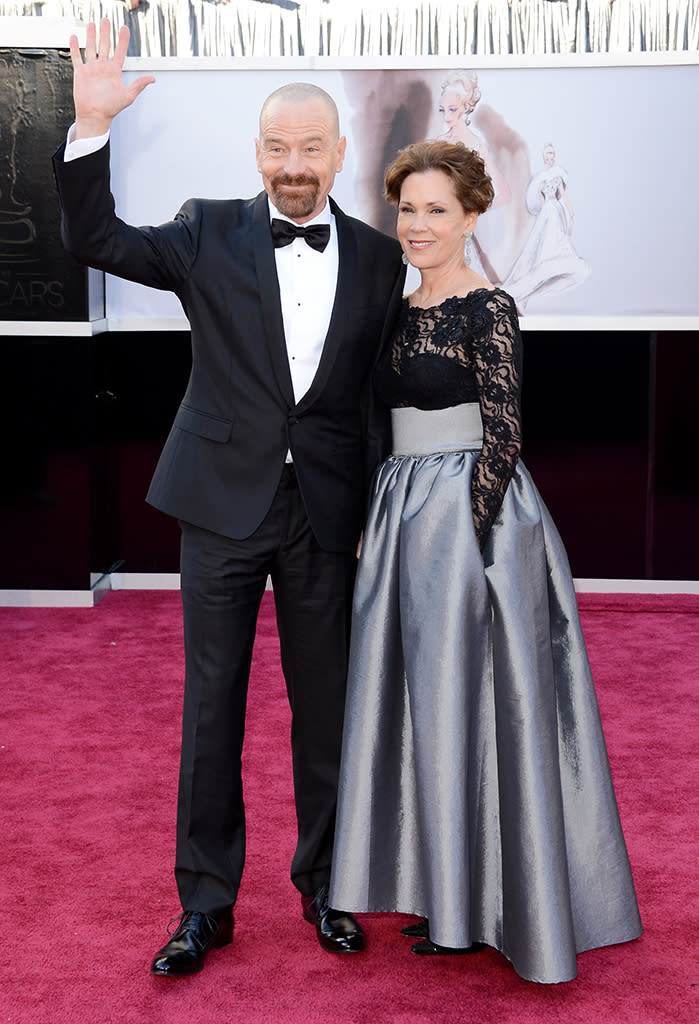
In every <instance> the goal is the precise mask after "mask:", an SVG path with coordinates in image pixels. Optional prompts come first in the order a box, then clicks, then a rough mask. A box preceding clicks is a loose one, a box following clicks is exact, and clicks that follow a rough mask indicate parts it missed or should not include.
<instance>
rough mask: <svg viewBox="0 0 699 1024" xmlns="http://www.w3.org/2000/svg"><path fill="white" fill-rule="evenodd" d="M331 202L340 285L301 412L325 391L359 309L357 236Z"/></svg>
mask: <svg viewBox="0 0 699 1024" xmlns="http://www.w3.org/2000/svg"><path fill="white" fill-rule="evenodd" d="M330 205H331V209H332V212H333V213H334V215H335V226H336V228H337V246H338V257H339V259H338V267H337V288H336V289H335V302H334V304H333V310H332V314H331V316H330V324H329V325H328V333H327V335H326V337H325V343H324V345H323V352H322V354H321V357H320V362H319V364H318V369H317V370H316V375H315V377H314V378H313V382H312V383H311V386H310V388H309V389H308V391H307V392H306V394H305V395H304V396H303V398H302V399H301V401H300V402H299V404H298V409H299V411H301V412H302V411H303V410H304V409H305V408H307V407H308V406H310V405H311V404H312V403H313V402H314V401H315V399H316V398H317V397H318V395H319V394H320V393H321V391H322V390H323V388H324V387H325V384H326V382H327V380H328V377H329V376H330V371H331V370H332V368H333V364H334V362H335V359H336V357H337V353H338V351H339V349H340V345H341V344H342V339H343V336H344V333H345V330H346V329H347V328H348V327H349V328H350V329H352V328H353V327H354V324H353V322H352V311H353V309H355V308H356V301H357V287H358V275H359V261H358V256H357V239H356V237H355V234H354V231H353V230H352V228H351V226H350V224H349V221H348V219H347V218H346V217H345V215H344V214H343V212H342V210H340V208H339V207H338V206H337V204H336V203H335V202H334V201H333V200H332V199H331V200H330Z"/></svg>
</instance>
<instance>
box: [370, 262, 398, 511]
mask: <svg viewBox="0 0 699 1024" xmlns="http://www.w3.org/2000/svg"><path fill="white" fill-rule="evenodd" d="M396 249H397V251H398V253H399V252H400V250H398V247H397V246H396ZM396 266H397V271H396V277H395V280H394V282H393V289H392V291H391V297H390V299H389V302H388V305H387V307H386V318H385V320H384V325H383V330H382V333H381V341H380V344H379V347H378V349H377V352H376V359H375V360H374V364H373V366H372V372H371V373H370V374H369V377H368V380H367V384H366V389H365V392H364V396H363V411H364V476H365V483H366V487H367V494H368V495H369V497H370V498H371V494H372V491H373V482H374V478H375V476H376V471H377V470H378V468H379V466H380V465H381V463H382V462H383V461H384V459H385V458H387V456H388V455H390V452H391V414H390V412H389V410H388V409H387V408H386V407H385V406H384V404H383V402H381V401H380V400H379V398H378V397H377V395H376V392H375V391H374V387H373V369H374V367H375V366H376V362H377V361H378V358H379V355H380V354H381V352H382V351H383V349H384V346H386V345H389V344H390V343H391V338H392V336H393V330H394V327H395V323H396V320H397V319H398V313H399V310H400V304H401V299H402V298H403V286H404V284H405V267H404V266H403V265H402V263H401V261H400V256H399V255H396Z"/></svg>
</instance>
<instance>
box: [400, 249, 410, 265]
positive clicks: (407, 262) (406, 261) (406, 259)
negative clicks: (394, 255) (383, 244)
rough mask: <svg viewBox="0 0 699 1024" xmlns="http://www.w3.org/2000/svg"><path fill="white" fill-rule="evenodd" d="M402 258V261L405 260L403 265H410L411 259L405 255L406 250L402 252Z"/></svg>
mask: <svg viewBox="0 0 699 1024" xmlns="http://www.w3.org/2000/svg"><path fill="white" fill-rule="evenodd" d="M400 258H401V259H402V261H403V266H405V267H408V266H410V260H409V259H408V257H407V256H406V255H405V253H404V252H402V253H401V254H400Z"/></svg>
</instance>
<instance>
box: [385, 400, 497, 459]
mask: <svg viewBox="0 0 699 1024" xmlns="http://www.w3.org/2000/svg"><path fill="white" fill-rule="evenodd" d="M391 428H392V431H393V454H394V455H430V454H431V453H432V452H450V451H458V450H459V449H460V448H478V447H480V445H481V444H482V442H483V423H482V421H481V410H480V406H479V405H478V402H466V403H464V404H463V405H454V406H452V407H451V408H450V409H413V408H412V407H408V408H407V409H391Z"/></svg>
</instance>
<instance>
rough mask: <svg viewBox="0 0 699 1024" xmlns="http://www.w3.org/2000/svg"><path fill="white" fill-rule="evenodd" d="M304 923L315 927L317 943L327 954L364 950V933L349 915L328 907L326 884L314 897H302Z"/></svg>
mask: <svg viewBox="0 0 699 1024" xmlns="http://www.w3.org/2000/svg"><path fill="white" fill-rule="evenodd" d="M301 906H302V907H303V916H304V918H305V919H306V921H309V922H310V923H311V924H314V925H315V926H316V935H317V936H318V942H319V943H320V944H321V946H322V947H323V949H327V951H328V952H329V953H358V952H359V950H360V949H364V932H363V931H362V929H361V928H360V926H359V925H358V924H357V922H356V921H355V919H354V918H353V917H352V915H351V914H346V913H344V912H343V911H342V910H333V909H332V907H329V906H328V885H327V882H326V883H325V884H323V885H321V887H320V889H318V891H317V892H316V893H315V895H314V896H302V897H301Z"/></svg>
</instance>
